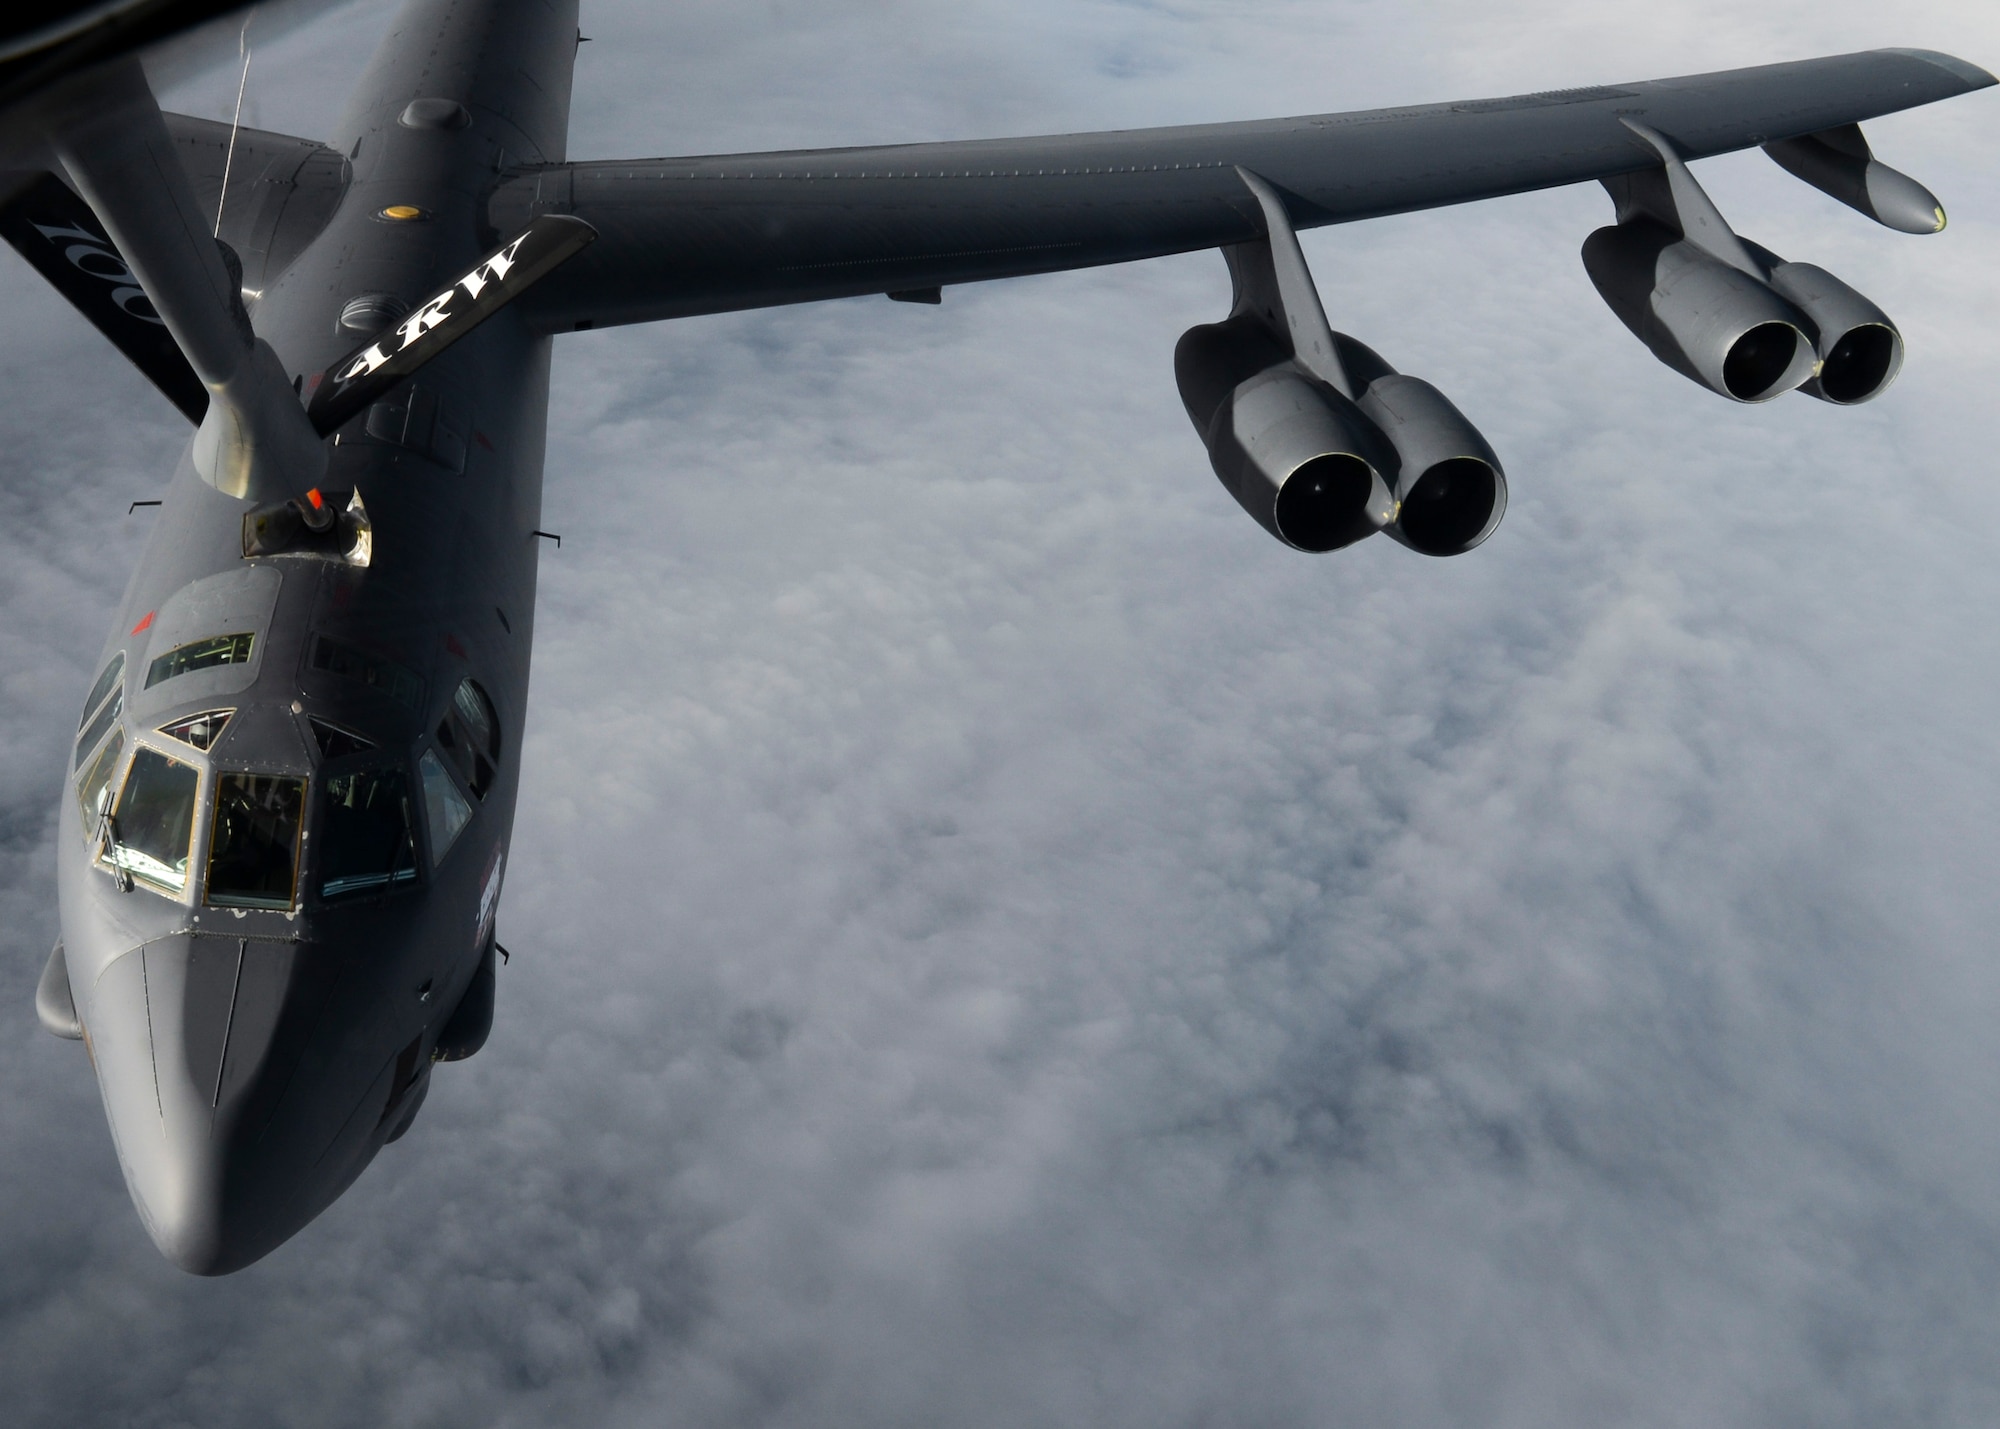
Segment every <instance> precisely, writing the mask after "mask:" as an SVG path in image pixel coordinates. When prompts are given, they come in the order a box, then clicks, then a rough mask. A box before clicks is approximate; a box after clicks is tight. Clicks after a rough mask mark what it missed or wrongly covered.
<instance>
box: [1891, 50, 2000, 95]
mask: <svg viewBox="0 0 2000 1429" xmlns="http://www.w3.org/2000/svg"><path fill="white" fill-rule="evenodd" d="M1889 53H1890V54H1896V55H1908V56H1909V57H1910V58H1911V59H1913V60H1922V61H1924V63H1926V64H1929V65H1934V66H1936V67H1937V68H1938V69H1941V70H1943V71H1944V72H1945V73H1946V74H1949V75H1951V76H1953V77H1954V78H1956V79H1959V80H1961V81H1963V82H1964V84H1965V87H1966V88H1967V89H1986V88H1988V87H1990V86H1992V85H1995V84H2000V79H1995V78H1994V77H1993V76H1992V75H1991V74H1989V73H1987V72H1986V71H1985V70H1983V69H1981V68H1980V67H1979V66H1978V65H1976V64H1973V63H1971V62H1970V61H1967V60H1962V59H1960V58H1959V57H1958V56H1957V55H1948V54H1945V53H1944V52H1943V51H1941V50H1904V49H1896V50H1891V51H1889Z"/></svg>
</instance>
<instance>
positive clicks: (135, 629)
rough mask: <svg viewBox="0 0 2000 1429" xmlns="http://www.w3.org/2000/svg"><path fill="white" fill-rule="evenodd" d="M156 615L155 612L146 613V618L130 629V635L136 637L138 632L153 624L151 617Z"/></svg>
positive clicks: (156, 612)
mask: <svg viewBox="0 0 2000 1429" xmlns="http://www.w3.org/2000/svg"><path fill="white" fill-rule="evenodd" d="M158 614H159V612H158V611H157V610H149V611H147V612H146V618H145V619H144V620H142V621H140V622H139V623H138V624H137V625H135V626H133V627H132V633H133V634H134V635H137V634H138V633H139V632H140V631H142V630H144V629H145V628H146V627H147V626H149V625H151V624H152V623H153V617H154V616H156V615H158Z"/></svg>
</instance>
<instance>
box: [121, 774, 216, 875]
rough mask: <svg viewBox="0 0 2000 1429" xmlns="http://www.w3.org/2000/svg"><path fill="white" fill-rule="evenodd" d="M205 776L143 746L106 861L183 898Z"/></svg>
mask: <svg viewBox="0 0 2000 1429" xmlns="http://www.w3.org/2000/svg"><path fill="white" fill-rule="evenodd" d="M200 787H201V771H200V770H198V769H196V768H195V766H194V765H192V764H186V763H183V762H182V761H180V760H178V759H169V758H168V757H167V756H166V755H164V754H162V753H160V752H159V751H158V750H157V749H148V748H147V747H146V746H144V745H141V746H140V747H139V749H138V750H137V752H135V753H134V754H133V756H132V767H131V769H130V771H129V772H127V774H126V775H125V787H124V788H123V789H121V790H120V791H119V794H118V806H117V807H116V808H115V809H114V810H113V811H112V813H111V817H110V820H109V822H108V825H107V827H106V829H105V833H106V840H105V845H106V846H105V850H104V861H105V862H106V863H108V864H110V865H111V866H112V867H113V868H116V869H119V870H121V871H123V872H125V873H129V874H131V875H132V876H133V877H134V878H139V879H144V880H145V881H146V882H147V883H150V884H153V885H155V886H156V887H159V888H164V889H167V890H169V891H171V892H175V893H178V892H180V891H181V890H182V889H183V888H186V887H187V866H188V849H189V846H190V845H191V844H192V843H193V842H194V804H195V795H196V794H197V792H199V790H200Z"/></svg>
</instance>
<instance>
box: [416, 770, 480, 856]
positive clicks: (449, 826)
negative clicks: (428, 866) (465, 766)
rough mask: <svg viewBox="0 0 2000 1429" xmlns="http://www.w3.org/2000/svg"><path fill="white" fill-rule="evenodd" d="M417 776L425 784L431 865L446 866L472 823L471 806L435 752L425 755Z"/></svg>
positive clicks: (425, 820) (425, 807)
mask: <svg viewBox="0 0 2000 1429" xmlns="http://www.w3.org/2000/svg"><path fill="white" fill-rule="evenodd" d="M417 772H418V773H419V774H421V775H422V776H423V781H424V822H425V824H426V826H427V832H428V833H429V834H430V836H431V862H432V863H443V862H444V856H445V854H446V853H448V852H449V851H450V850H451V846H452V845H453V844H454V843H456V842H457V841H458V836H459V835H460V834H461V833H463V832H464V831H465V826H466V825H467V824H468V823H470V822H471V821H472V805H470V804H468V803H466V802H465V795H463V794H461V793H459V792H458V785H456V784H454V783H452V782H451V775H449V774H447V773H445V769H444V765H443V763H442V762H441V761H440V760H439V759H438V757H437V754H436V753H435V751H432V750H429V749H426V750H425V751H424V752H423V757H422V758H420V759H418V760H417Z"/></svg>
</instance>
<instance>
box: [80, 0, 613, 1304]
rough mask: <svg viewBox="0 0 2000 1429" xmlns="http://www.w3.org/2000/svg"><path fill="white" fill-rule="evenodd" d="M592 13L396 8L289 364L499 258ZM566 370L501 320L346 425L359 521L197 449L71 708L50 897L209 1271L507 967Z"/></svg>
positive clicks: (271, 302)
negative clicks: (305, 507) (217, 475)
mask: <svg viewBox="0 0 2000 1429" xmlns="http://www.w3.org/2000/svg"><path fill="white" fill-rule="evenodd" d="M575 20H576V9H575V5H574V3H553V4H544V3H541V0H491V2H490V3H484V4H475V5H468V4H463V3H460V4H452V3H449V0H431V2H430V3H420V4H417V5H414V6H412V7H411V8H410V9H409V10H407V11H406V12H405V13H404V14H403V15H402V16H401V17H400V19H399V21H398V24H397V29H396V30H395V32H393V33H392V34H391V35H390V36H389V38H388V39H387V40H386V41H385V42H384V44H383V46H382V47H381V49H380V50H379V51H378V53H377V55H376V57H375V59H374V61H373V62H372V64H371V65H370V67H369V69H368V72H367V75H366V77H365V79H364V81H363V83H362V85H361V87H360V90H359V91H358V93H357V96H356V98H355V100H354V102H353V104H352V106H351V107H350V110H349V112H348V114H347V115H346V116H345V117H344V118H343V120H342V121H341V124H340V126H339V127H338V128H337V130H336V131H335V133H334V134H333V135H332V136H331V137H330V139H329V141H328V142H329V143H330V144H333V145H335V146H337V147H338V148H339V150H340V151H341V152H342V153H343V154H347V155H348V156H349V159H350V162H351V165H352V175H351V180H350V182H349V183H348V185H347V188H346V191H345V194H344V197H343V198H342V200H341V202H340V205H339V207H338V209H337V210H336V212H335V213H334V216H333V218H332V220H331V221H330V222H329V223H328V224H327V226H326V227H325V229H324V230H323V231H321V232H320V234H319V235H318V236H317V237H316V238H315V239H314V240H313V241H312V242H311V244H310V245H309V246H308V247H307V248H306V249H305V250H304V251H303V253H301V254H300V256H298V257H297V258H296V260H295V261H293V262H292V263H291V264H290V265H289V267H287V268H286V269H285V270H284V271H283V273H282V274H273V275H270V279H269V282H268V285H267V286H265V287H264V288H263V289H262V291H261V292H258V291H256V290H255V289H254V287H253V288H252V290H251V291H250V292H249V293H247V294H246V297H247V299H248V311H249V313H250V316H251V318H252V321H253V323H254V326H255V328H256V332H257V335H258V336H259V337H262V338H264V339H265V340H267V341H268V342H269V343H270V344H271V345H272V347H273V348H275V349H276V351H277V353H278V354H279V356H280V357H281V358H282V359H283V361H284V364H285V366H286V369H287V371H288V373H290V374H292V375H295V376H296V377H297V378H298V379H299V380H300V383H301V385H302V386H303V385H304V384H305V383H307V382H309V381H310V380H311V379H312V377H313V376H314V375H315V374H318V373H320V372H322V371H323V370H324V369H326V367H327V366H328V365H329V364H330V363H332V362H334V361H335V360H337V359H338V358H340V357H341V356H342V355H343V354H345V353H347V352H349V351H351V350H352V349H353V348H354V347H355V346H356V344H357V343H358V342H360V341H363V340H365V339H367V338H368V337H369V336H370V335H371V334H372V333H373V332H374V331H375V330H376V329H378V328H380V327H382V326H384V325H385V324H386V323H388V322H389V321H391V320H393V318H394V317H395V316H396V315H397V314H398V312H399V310H401V309H406V308H408V307H409V306H410V305H411V304H413V303H415V302H417V301H418V300H419V299H420V298H421V297H422V296H423V295H424V294H425V293H426V292H428V291H429V290H431V289H433V288H435V287H437V286H438V284H439V283H440V282H442V281H448V280H449V279H450V277H451V276H452V275H453V273H454V271H456V270H462V269H464V268H466V267H468V266H469V265H470V264H472V263H473V262H474V261H476V260H477V258H478V257H479V255H480V254H481V253H482V252H483V251H484V250H485V249H486V248H487V247H489V246H490V245H491V244H492V242H493V241H494V238H495V235H494V234H493V233H492V231H491V230H490V229H489V228H488V227H487V225H486V222H485V217H484V214H483V211H482V204H483V202H484V197H485V195H486V193H487V192H488V191H489V190H490V188H491V187H492V184H493V181H494V178H495V175H496V174H497V173H498V172H499V171H500V170H501V169H502V168H503V167H506V166H509V165H519V164H522V163H534V162H542V161H548V162H554V161H559V160H561V159H562V158H563V150H564V142H565V133H566V128H567V118H568V103H569V84H570V70H571V64H572V59H573V54H574V44H575ZM251 281H252V282H254V281H255V280H254V279H252V280H251ZM246 286H250V284H248V283H246ZM344 312H345V313H346V314H347V322H346V323H345V324H343V320H342V319H343V313H344ZM548 371H549V339H547V338H546V337H537V336H534V335H532V334H531V333H529V332H528V330H527V329H526V327H525V326H524V325H523V324H522V323H521V322H520V321H519V320H518V319H517V318H516V317H515V315H514V314H513V313H512V312H510V311H502V312H501V313H500V314H499V315H498V316H496V317H495V318H493V319H492V320H490V321H488V322H487V323H486V324H485V325H484V326H482V327H481V328H479V329H478V330H477V331H476V332H474V333H472V334H471V335H470V336H468V337H467V338H466V339H465V340H464V341H462V342H460V343H459V344H457V345H456V346H455V347H453V348H452V349H451V350H450V351H448V352H446V353H444V354H443V355H441V356H440V357H438V358H437V359H436V360H435V361H433V362H431V363H430V364H429V365H428V366H426V367H425V368H424V369H423V370H422V371H421V372H420V373H418V375H417V376H416V377H415V378H414V379H412V380H411V381H409V382H407V383H405V384H404V385H403V386H402V387H401V388H399V389H398V390H397V391H396V392H395V393H394V394H392V395H391V396H390V397H389V398H388V399H387V400H385V401H383V402H380V403H378V404H376V406H375V407H373V408H371V409H370V410H369V411H368V412H367V413H365V414H364V415H363V416H361V417H359V418H356V419H355V420H354V421H353V422H351V423H349V424H348V425H347V427H346V428H344V429H343V430H342V431H341V432H340V433H339V434H338V437H337V438H336V444H335V445H334V447H333V449H332V453H331V458H330V466H329V469H328V472H327V475H326V478H325V480H324V481H323V483H322V488H323V490H324V491H325V492H326V493H327V495H328V497H329V498H330V499H331V500H332V501H333V502H334V504H335V505H336V506H337V507H339V508H340V509H341V510H342V511H343V512H345V511H347V510H349V509H350V506H351V507H352V509H353V510H354V511H355V512H357V513H365V525H366V538H365V540H356V539H353V537H354V533H355V531H356V529H358V527H357V522H358V521H359V519H361V518H360V517H359V516H358V515H357V516H355V517H350V518H348V520H347V522H346V525H345V528H344V529H345V531H346V534H345V535H342V536H337V537H336V538H335V539H332V540H321V541H318V542H313V541H310V540H291V541H290V542H289V543H288V542H287V541H286V540H285V539H283V538H282V532H281V533H280V536H279V537H277V538H272V539H268V540H267V539H264V538H263V537H262V536H261V535H260V530H258V529H252V528H253V527H255V526H256V521H257V517H258V514H259V513H258V512H257V511H255V510H254V509H253V507H254V505H255V503H253V502H248V501H244V500H238V499H236V498H234V497H231V496H228V495H225V494H223V493H222V492H220V491H218V490H216V489H215V488H214V487H212V486H211V485H209V484H208V483H207V482H206V481H205V480H203V478H202V477H201V476H200V475H198V474H197V470H196V464H195V462H194V460H193V459H192V456H191V455H190V454H184V455H183V456H182V458H181V460H180V463H179V465H178V467H177V469H176V470H175V472H174V475H173V478H172V480H171V483H170V485H169V487H168V489H167V490H166V492H165V493H164V494H163V498H162V502H163V504H162V505H161V507H160V509H159V510H158V512H157V513H156V515H155V516H154V518H153V519H154V520H155V522H156V524H155V526H154V529H153V531H152V533H151V536H150V539H149V540H148V542H147V545H146V548H145V552H144V555H143V558H142V559H141V561H140V562H139V565H138V568H137V569H136V570H135V571H134V573H133V575H132V578H131V581H130V584H129V585H128V587H127V589H126V593H125V596H124V599H123V602H122V603H121V605H120V607H119V613H118V616H117V619H116V621H115V623H114V626H113V629H112V631H111V633H110V636H109V638H108V639H107V641H106V643H105V647H104V651H103V653H102V655H101V656H100V658H99V660H98V661H97V663H96V666H95V670H97V671H104V670H107V669H108V668H109V667H111V666H112V665H113V664H114V663H117V662H121V661H122V668H121V669H120V671H119V673H118V674H117V675H116V676H115V678H114V679H113V680H112V681H110V682H109V683H108V684H107V685H104V686H103V688H101V690H100V697H99V698H97V699H95V700H94V701H93V702H92V704H91V705H90V706H89V707H87V708H86V709H85V710H84V711H83V714H82V721H81V725H80V733H79V741H78V747H77V749H76V751H75V753H74V756H73V758H72V760H71V768H70V772H69V778H68V781H67V786H66V790H65V793H64V797H63V804H62V815H61V825H62V827H61V835H60V844H59V850H60V852H59V865H60V867H59V884H60V896H61V910H62V937H63V947H64V950H65V961H66V964H67V969H68V977H69V987H70V993H71V996H72V998H73V1000H74V1005H75V1009H76V1013H77V1018H78V1021H79V1022H80V1023H81V1025H82V1028H83V1031H84V1034H85V1037H86V1040H87V1043H88V1045H89V1047H90V1049H91V1053H92V1058H93V1061H94V1064H95V1067H96V1071H97V1076H98V1081H99V1085H100V1087H101V1089H102V1092H103V1096H104V1103H105V1108H106V1112H107V1114H108V1116H109V1119H110V1123H111V1128H112V1133H113V1136H114V1138H115V1140H116V1143H117V1148H118V1155H119V1159H120V1162H121V1164H122V1165H123V1167H124V1170H125V1175H126V1178H127V1181H128V1183H129V1185H130V1188H131V1191H132V1195H133V1199H134V1201H135V1203H136V1204H137V1205H138V1207H139V1210H140V1213H141V1215H142V1217H143V1218H144V1220H145V1222H146V1225H147V1228H148V1230H149V1231H150V1232H151V1234H152V1236H153V1238H154V1240H155V1241H156V1242H157V1243H158V1244H159V1246H160V1248H161V1249H162V1250H163V1251H164V1252H165V1253H166V1254H167V1255H168V1256H169V1258H171V1259H173V1260H174V1261H175V1262H176V1263H177V1264H179V1265H181V1266H183V1267H184V1268H186V1269H189V1270H192V1271H197V1272H202V1273H211V1274H213V1273H222V1272H226V1271H229V1270H232V1269H235V1268H238V1267H240V1266H242V1265H245V1264H248V1263H249V1262H251V1261H253V1260H255V1259H257V1258H259V1257H260V1256H262V1255H264V1254H266V1253H268V1252H269V1251H270V1250H271V1249H272V1248H274V1247H275V1246H277V1245H279V1244H281V1243H282V1242H283V1241H284V1240H286V1239H287V1238H288V1237H290V1236H291V1235H292V1234H294V1233H295V1232H296V1231H297V1230H298V1229H300V1228H301V1227H302V1226H304V1225H305V1224H306V1223H307V1222H309V1221H310V1220H311V1219H312V1218H313V1217H314V1216H316V1215H317V1214H318V1213H319V1212H320V1211H321V1210H323V1209H324V1208H325V1207H326V1206H327V1205H328V1204H330V1203H331V1202H332V1201H333V1199H334V1198H335V1197H337V1196H338V1195H339V1194H340V1192H341V1191H342V1190H343V1189H344V1188H345V1187H346V1186H347V1185H348V1184H349V1183H350V1182H352V1181H353V1179H354V1178H355V1177H356V1176H357V1175H359V1174H360V1172H361V1170H362V1169H363V1168H364V1167H365V1166H366V1165H367V1164H368V1162H369V1161H370V1160H371V1159H372V1158H373V1156H374V1155H375V1153H376V1151H377V1150H379V1149H380V1148H381V1146H382V1145H383V1144H384V1143H385V1142H386V1141H388V1140H391V1139H393V1138H394V1137H395V1136H396V1135H399V1134H400V1133H401V1131H402V1130H403V1128H404V1127H406V1126H407V1124H408V1121H409V1119H410V1117H411V1116H413V1115H414V1113H415V1109H416V1107H417V1105H418V1104H419V1103H420V1101H421V1100H422V1098H423V1096H424V1093H425V1091H426V1090H427V1088H428V1078H429V1076H430V1070H431V1067H432V1060H433V1055H434V1053H436V1052H438V1050H439V1045H438V1044H439V1039H440V1037H441V1036H443V1035H444V1034H445V1032H446V1030H447V1028H448V1027H449V1026H450V1025H451V1024H452V1019H453V1014H454V1013H455V1012H456V1011H457V1010H458V1009H459V1007H460V1004H461V1001H462V1000H463V999H465V997H466V994H467V990H468V989H469V988H472V987H473V985H474V983H475V980H476V979H477V978H478V977H479V976H480V975H481V969H482V966H485V967H486V968H488V969H489V970H490V965H491V958H492V948H493V942H494V914H495V908H494V905H495V902H496V900H497V897H498V893H499V888H500V884H501V880H502V878H503V876H504V867H505V857H506V849H507V843H508V838H509V833H510V830H511V826H512V821H513V816H514V805H515V798H516V794H517V790H518V775H519V766H520V749H521V731H522V726H523V719H524V714H525V708H526V700H527V692H528V672H529V650H530V645H531V642H532V638H533V630H534V608H535V580H536V562H537V558H538V554H539V546H540V542H539V541H538V540H537V539H536V538H535V536H534V534H533V533H534V532H535V530H536V528H537V527H538V526H539V524H540V520H539V517H540V508H541V484H542V463H543V450H544V436H545V428H546V417H547V399H548ZM350 493H353V494H358V497H359V500H358V502H351V501H350ZM266 514H268V513H266ZM246 515H247V516H249V517H250V518H251V521H250V523H249V525H248V526H246ZM135 519H136V518H135ZM246 551H248V552H250V553H251V554H247V555H246ZM114 706H115V709H114ZM107 712H109V713H108V714H107ZM224 712H227V714H226V718H225V717H224ZM203 716H210V717H211V718H209V719H206V720H204V719H203V718H202V717H203ZM203 745H206V746H207V747H205V748H204V747H202V746H203ZM488 977H489V979H490V971H489V973H488ZM487 986H488V989H489V995H490V980H489V982H488V984H487ZM475 1020H476V1019H475ZM463 1021H464V1019H461V1025H462V1024H463ZM445 1050H446V1051H450V1050H451V1049H449V1048H447V1049H445Z"/></svg>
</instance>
